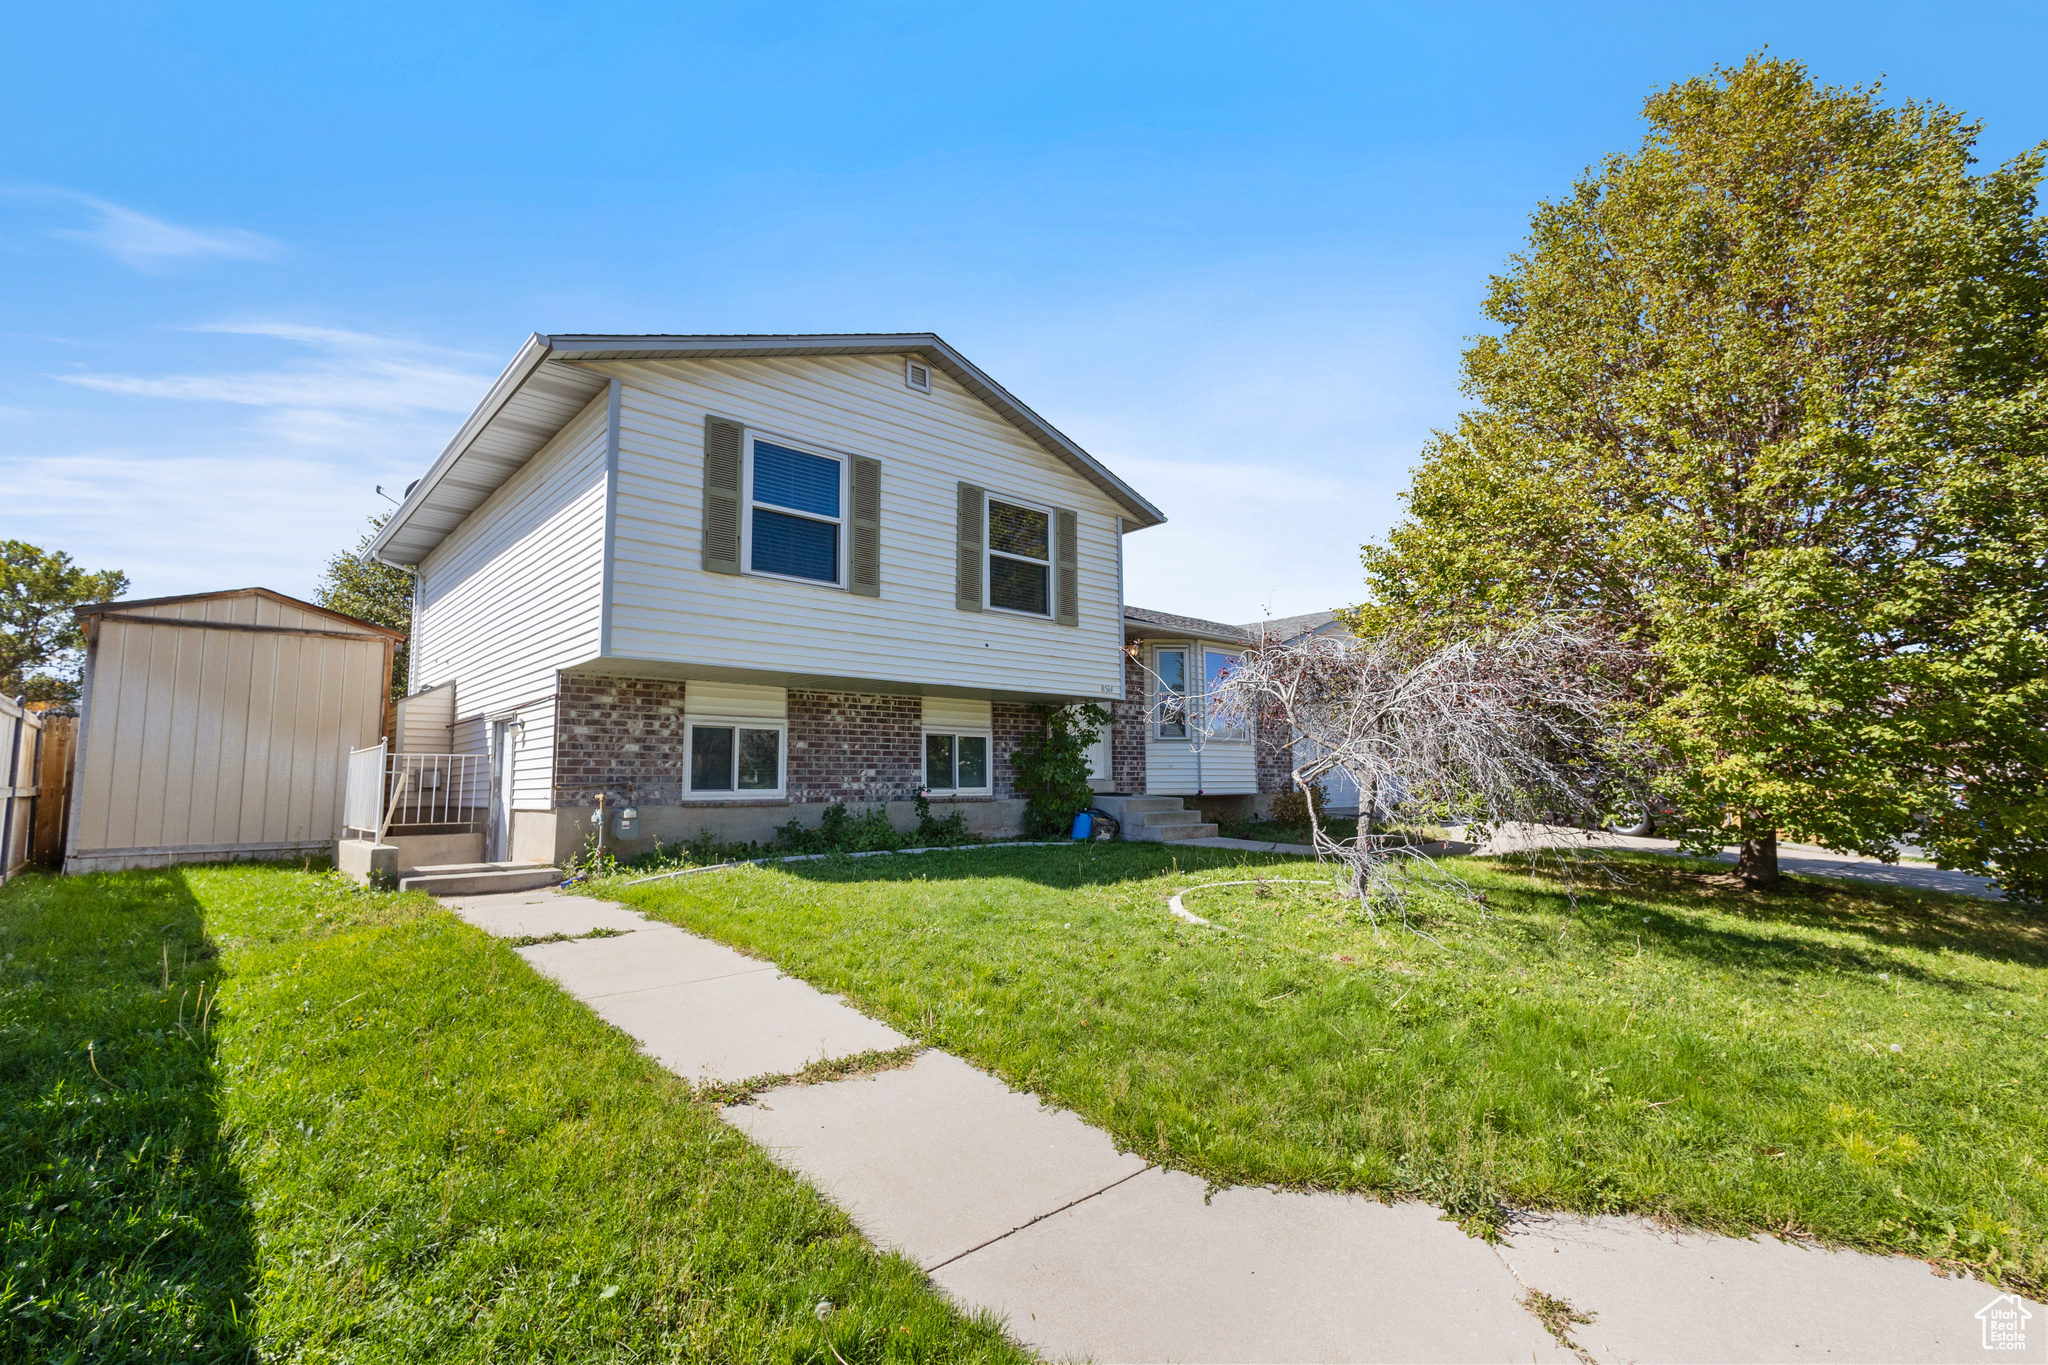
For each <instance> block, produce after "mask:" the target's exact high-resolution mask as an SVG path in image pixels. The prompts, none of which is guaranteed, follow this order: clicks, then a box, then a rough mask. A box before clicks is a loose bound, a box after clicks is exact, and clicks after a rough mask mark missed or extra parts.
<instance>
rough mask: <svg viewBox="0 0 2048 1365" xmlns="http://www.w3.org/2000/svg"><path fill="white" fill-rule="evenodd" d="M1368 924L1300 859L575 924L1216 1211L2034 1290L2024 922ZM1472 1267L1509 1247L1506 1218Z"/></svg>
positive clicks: (796, 898)
mask: <svg viewBox="0 0 2048 1365" xmlns="http://www.w3.org/2000/svg"><path fill="white" fill-rule="evenodd" d="M1452 865H1453V866H1455V867H1456V868H1457V869H1458V870H1459V871H1460V872H1461V873H1462V874H1463V875H1464V876H1466V877H1467V878H1469V879H1470V882H1471V884H1472V885H1473V887H1474V888H1476V889H1478V890H1481V891H1483V892H1484V893H1485V896H1486V902H1487V904H1486V907H1485V909H1484V911H1483V912H1482V911H1481V910H1480V909H1479V908H1478V907H1477V906H1475V905H1473V904H1472V903H1470V902H1468V901H1464V900H1459V899H1454V898H1450V897H1443V896H1435V897H1424V898H1422V899H1421V900H1420V901H1419V902H1418V904H1417V907H1416V912H1415V918H1414V921H1413V924H1414V928H1415V929H1417V930H1419V931H1421V932H1409V931H1407V930H1404V929H1403V928H1401V927H1400V926H1398V925H1393V926H1386V927H1382V928H1379V929H1375V928H1374V927H1372V926H1371V925H1370V924H1368V923H1366V922H1365V921H1364V919H1363V918H1362V917H1361V916H1360V915H1359V914H1358V913H1357V912H1356V909H1355V903H1354V905H1352V906H1346V905H1343V904H1340V903H1339V902H1337V901H1336V900H1335V899H1334V898H1333V897H1332V896H1331V895H1330V893H1329V891H1328V889H1327V887H1326V884H1323V883H1320V882H1319V883H1318V884H1317V885H1314V886H1301V885H1285V884H1277V883H1276V884H1271V885H1267V886H1264V887H1235V888H1228V889H1219V890H1212V891H1196V892H1193V893H1191V894H1189V895H1188V896H1187V897H1186V902H1185V903H1186V904H1187V906H1188V908H1189V909H1190V910H1191V911H1193V912H1194V913H1195V914H1198V915H1201V916H1204V917H1206V918H1208V919H1210V920H1212V921H1214V922H1215V925H1216V927H1213V928H1204V927H1200V926H1196V925H1192V924H1188V923H1185V922H1183V921H1180V920H1177V919H1174V918H1172V917H1170V916H1169V915H1168V913H1167V908H1166V898H1167V896H1168V895H1169V894H1170V893H1172V892H1174V891H1177V890H1181V889H1183V888H1187V887H1191V886H1199V885H1200V884H1202V883H1205V882H1219V881H1226V880H1235V879H1238V878H1243V877H1254V876H1261V875H1263V876H1266V877H1269V878H1276V879H1277V878H1318V877H1319V876H1320V875H1322V874H1318V873H1317V871H1316V870H1315V868H1314V865H1313V864H1311V863H1308V862H1306V861H1304V860H1298V859H1286V858H1278V857H1264V856H1260V855H1245V854H1239V853H1231V852H1227V851H1224V850H1197V849H1187V848H1179V849H1176V848H1173V847H1171V846H1160V845H1146V844H1094V845H1087V846H1079V847H1062V848H1045V849H1023V848H1019V849H999V848H991V849H986V850H978V851H974V852H964V853H940V854H929V855H913V856H903V857H894V856H891V857H876V858H866V859H835V860H832V861H828V862H813V863H798V864H792V865H788V866H785V867H770V868H749V869H735V870H727V871H718V872H711V873H705V874H699V875H694V876H687V877H682V878H676V879H673V880H668V881H661V882H650V883H647V884H644V885H642V886H638V887H630V888H621V887H620V886H618V885H617V884H616V883H614V884H612V885H611V886H604V885H599V886H597V887H594V888H592V889H591V893H592V894H596V895H604V896H612V897H616V898H618V899H622V900H625V901H628V902H630V903H632V904H635V905H637V906H639V907H641V908H644V909H646V910H648V911H649V912H651V913H653V914H656V915H658V916H660V917H662V918H665V919H668V920H671V921H673V922H675V923H677V924H680V925H683V926H685V927H687V928H691V929H695V930H699V931H701V932H704V933H707V934H710V935H712V936H714V937H717V938H720V939H723V940H725V941H726V942H728V943H732V944H735V945H737V946H739V947H741V948H744V949H747V950H750V951H753V952H758V953H760V954H762V955H764V956H768V957H772V958H773V959H774V960H775V961H777V962H778V963H780V964H782V966H783V967H785V968H786V969H788V970H790V971H791V972H793V973H795V974H797V975H799V976H802V977H804V978H805V979H807V980H809V981H811V982H813V983H814V984H816V985H818V986H819V987H821V988H822V989H825V990H828V991H839V992H844V993H845V994H846V995H848V996H849V997H850V998H852V999H854V1000H855V1001H857V1002H859V1003H860V1004H861V1005H862V1006H863V1007H864V1008H865V1009H867V1010H868V1011H870V1012H871V1013H873V1014H875V1015H876V1016H878V1017H880V1018H882V1019H885V1020H887V1021H888V1022H890V1023H891V1024H893V1025H895V1026H896V1027H897V1028H899V1029H902V1030H904V1031H905V1032H907V1033H911V1034H913V1035H916V1036H920V1037H923V1038H925V1039H926V1040H928V1041H930V1042H932V1043H934V1044H936V1045H938V1046H942V1047H945V1048H948V1049H950V1050H952V1051H954V1052H957V1053H959V1054H960V1055H962V1056H965V1057H967V1058H969V1059H971V1060H973V1061H975V1062H976V1063H978V1064H980V1065H982V1066H984V1067H987V1068H989V1069H990V1070H992V1071H995V1072H997V1073H998V1074H1000V1075H1002V1076H1003V1077H1005V1078H1006V1079H1007V1080H1009V1081H1010V1082H1012V1083H1013V1084H1015V1085H1018V1086H1021V1087H1024V1088H1027V1089H1030V1090H1033V1091H1036V1092H1037V1093H1039V1094H1041V1095H1043V1096H1046V1097H1047V1098H1049V1099H1051V1100H1053V1101H1055V1102H1057V1103H1059V1104H1062V1105H1065V1106H1068V1107H1070V1108H1072V1109H1074V1110H1076V1111H1077V1112H1079V1113H1080V1114H1082V1115H1083V1116H1084V1117H1086V1118H1087V1119H1088V1120H1089V1121H1090V1122H1092V1123H1095V1124H1097V1125H1099V1126H1101V1127H1103V1128H1105V1129H1108V1130H1109V1131H1110V1132H1112V1133H1113V1134H1115V1135H1116V1137H1117V1139H1118V1141H1119V1142H1120V1143H1121V1144H1123V1145H1124V1146H1125V1147H1126V1148H1128V1149H1131V1150H1134V1151H1138V1152H1141V1153H1143V1154H1145V1155H1146V1156H1148V1157H1151V1158H1153V1159H1155V1160H1159V1161H1162V1162H1166V1163H1168V1164H1171V1165H1174V1166H1178V1167H1181V1168H1183V1169H1186V1170H1189V1171H1192V1172H1195V1173H1197V1174H1199V1175H1203V1176H1206V1177H1208V1178H1209V1179H1212V1180H1214V1181H1217V1182H1218V1183H1224V1184H1230V1183H1256V1182H1279V1183H1285V1184H1290V1185H1309V1186H1319V1187H1326V1188H1340V1189H1356V1190H1362V1191H1372V1192H1379V1193H1384V1194H1392V1195H1415V1196H1422V1197H1426V1198H1430V1199H1433V1200H1436V1201H1438V1202H1440V1203H1443V1204H1445V1205H1447V1206H1448V1207H1449V1208H1450V1209H1451V1210H1452V1211H1453V1212H1454V1213H1455V1214H1456V1215H1458V1216H1459V1217H1460V1218H1461V1219H1462V1220H1463V1221H1464V1222H1465V1223H1466V1225H1467V1226H1468V1227H1472V1228H1474V1229H1475V1230H1479V1231H1488V1232H1490V1231H1494V1230H1497V1229H1498V1228H1499V1227H1500V1226H1501V1225H1502V1219H1503V1217H1504V1216H1505V1215H1506V1214H1507V1213H1508V1212H1509V1211H1510V1210H1512V1209H1521V1208H1529V1209H1546V1208H1554V1209H1575V1210H1583V1211H1588V1212H1592V1211H1624V1210H1627V1211H1635V1212H1640V1213H1645V1214H1649V1215H1652V1216H1657V1217H1663V1218H1668V1219H1671V1220H1674V1221H1677V1222H1680V1223H1684V1224H1689V1225H1693V1226H1702V1227H1708V1228H1714V1229H1719V1230H1723V1231H1728V1232H1745V1231H1752V1230H1758V1229H1768V1230H1775V1231H1789V1232H1792V1233H1796V1234H1805V1235H1811V1236H1816V1237H1819V1238H1823V1239H1827V1240H1830V1241H1835V1242H1840V1243H1846V1244H1850V1245H1854V1246H1859V1247H1865V1248H1869V1249H1873V1250H1896V1251H1904V1252H1908V1253H1911V1254H1914V1255H1920V1256H1925V1257H1929V1258H1932V1259H1936V1260H1941V1261H1945V1262H1951V1263H1956V1264H1960V1265H1967V1266H1969V1267H1971V1268H1973V1269H1975V1270H1976V1271H1978V1272H1979V1273H1982V1274H1985V1275H1988V1276H1991V1277H1993V1278H1999V1279H2002V1280H2003V1281H2004V1282H2006V1283H2007V1284H2010V1285H2013V1286H2016V1287H2025V1288H2029V1289H2031V1290H2033V1291H2034V1292H2036V1293H2038V1292H2039V1291H2040V1289H2041V1288H2042V1287H2043V1285H2044V1284H2048V1109H2044V1106H2043V1104H2042V1095H2043V1093H2044V1090H2048V1047H2044V1045H2043V1038H2044V1034H2048V1004H2044V998H2043V991H2044V987H2048V920H2044V919H2042V918H2039V917H2038V916H2037V917H2033V918H2030V917H2028V915H2027V913H2026V912H2024V911H2020V910H2016V909H2014V908H2013V907H2009V906H2006V905H2003V904H1999V903H1993V902H1986V901H1981V900H1966V899H1961V898H1950V897H1945V896H1935V895H1916V894H1911V893H1906V892H1900V891H1895V890H1892V889H1889V888H1879V887H1867V886H1846V885H1842V884H1837V883H1821V882H1815V881H1806V880H1799V881H1794V882H1792V883H1791V884H1790V885H1789V886H1788V887H1787V888H1786V889H1785V890H1783V891H1781V892H1778V893H1774V894H1771V895H1758V894H1754V893H1750V892H1746V891H1742V890H1739V889H1735V888H1732V887H1729V886H1727V885H1725V884H1724V883H1725V882H1726V880H1727V879H1726V878H1725V876H1723V875H1722V874H1725V872H1726V869H1725V868H1724V867H1721V866H1720V865H1718V864H1710V863H1678V862H1675V861H1673V860H1669V859H1657V858H1650V857H1642V856H1628V855H1623V856H1620V857H1617V858H1616V859H1615V861H1614V862H1613V864H1612V869H1613V872H1612V875H1606V876H1593V877H1591V878H1590V879H1587V880H1582V882H1581V885H1580V887H1579V890H1578V895H1577V899H1576V903H1574V901H1573V899H1572V898H1571V896H1570V895H1569V894H1568V891H1567V888H1565V887H1564V886H1562V885H1560V884H1559V883H1557V882H1555V881H1551V880H1548V879H1545V878H1542V877H1538V876H1533V875H1530V874H1529V872H1528V871H1527V870H1526V869H1524V868H1521V867H1518V866H1513V865H1504V864H1500V863H1495V862H1492V861H1490V860H1478V859H1464V860H1458V861H1457V862H1456V863H1454V864H1452ZM1508 1227H1509V1235H1512V1224H1511V1222H1509V1223H1508Z"/></svg>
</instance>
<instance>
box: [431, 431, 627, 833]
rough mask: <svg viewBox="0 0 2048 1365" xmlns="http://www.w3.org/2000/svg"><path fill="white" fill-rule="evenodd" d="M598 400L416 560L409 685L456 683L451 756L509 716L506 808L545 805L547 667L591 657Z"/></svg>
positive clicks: (599, 475) (481, 745) (599, 611)
mask: <svg viewBox="0 0 2048 1365" xmlns="http://www.w3.org/2000/svg"><path fill="white" fill-rule="evenodd" d="M605 437H606V421H605V397H604V395H602V394H600V395H599V396H598V397H597V398H595V399H593V400H592V401H591V403H590V404H589V405H588V406H586V407H585V408H584V409H583V411H581V412H580V413H578V414H577V415H576V416H575V418H573V419H572V420H571V421H570V422H569V423H568V425H567V426H565V427H563V429H562V430H561V431H560V432H559V433H557V434H556V436H555V437H554V439H553V440H551V441H549V442H548V443H547V444H546V445H545V446H543V447H541V449H540V451H539V452H538V453H537V454H535V455H534V457H533V458H532V459H531V460H529V461H527V463H526V465H525V466H524V467H523V468H522V469H520V470H519V472H518V473H516V474H514V475H513V476H512V477H511V478H510V479H508V480H507V481H506V482H505V484H504V486H503V487H501V488H499V489H498V491H497V492H495V493H493V494H492V495H491V497H490V498H489V500H487V501H486V502H485V503H484V504H483V506H481V507H479V508H478V509H477V510H476V511H475V512H473V513H471V514H470V516H469V517H468V518H467V519H466V520H465V521H464V522H463V523H462V525H461V526H458V527H457V528H456V529H455V530H454V531H453V532H452V533H451V534H450V535H449V536H448V538H447V539H446V540H444V541H442V542H441V544H440V545H439V546H437V547H436V548H435V549H434V552H433V553H432V554H430V555H428V556H427V559H426V562H425V563H423V564H422V565H421V566H420V602H421V607H420V614H419V616H418V619H417V623H416V630H415V636H414V641H413V660H414V663H413V672H414V684H415V688H416V689H425V688H428V687H433V686H437V685H439V684H441V683H445V682H452V683H454V684H455V698H456V701H455V705H456V711H457V713H458V714H457V723H456V725H455V726H454V729H453V733H452V735H451V740H452V747H453V749H454V751H455V752H457V753H484V752H487V751H488V749H489V743H490V741H489V736H490V726H489V724H488V723H487V721H486V718H487V717H489V716H492V715H498V714H502V713H510V712H515V711H516V712H517V714H518V716H519V719H520V721H521V722H522V724H521V726H520V727H518V728H516V729H514V730H513V731H512V733H511V736H510V738H511V741H512V757H513V785H512V804H513V808H514V809H518V810H547V809H550V808H552V807H553V805H554V791H553V786H554V747H555V745H554V729H555V707H554V701H553V698H554V694H555V687H556V677H555V675H556V672H557V671H558V670H560V669H564V668H569V667H573V666H575V665H577V664H581V663H586V662H589V661H590V660H592V659H595V658H597V657H598V655H599V651H600V648H601V640H602V628H603V614H604V519H605V491H606V490H605Z"/></svg>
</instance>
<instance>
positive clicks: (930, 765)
mask: <svg viewBox="0 0 2048 1365" xmlns="http://www.w3.org/2000/svg"><path fill="white" fill-rule="evenodd" d="M988 751H989V736H988V735H986V734H948V733H945V732H943V731H938V730H927V731H925V732H924V785H925V790H926V791H928V792H931V793H933V794H935V795H936V794H955V795H961V794H964V795H984V794H986V793H987V792H988V790H989V783H988Z"/></svg>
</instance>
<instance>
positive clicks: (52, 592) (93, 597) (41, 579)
mask: <svg viewBox="0 0 2048 1365" xmlns="http://www.w3.org/2000/svg"><path fill="white" fill-rule="evenodd" d="M127 591H128V575H127V574H124V573H122V572H121V571H120V570H119V569H102V570H99V571H97V572H93V571H88V570H85V569H81V568H79V567H78V566H77V565H75V564H73V563H72V562H71V556H69V555H67V554H64V553H63V552H62V551H58V550H44V549H40V548H38V547H37V546H34V545H30V544H29V543H28V542H27V541H22V540H0V696H6V697H23V696H25V697H27V698H28V699H29V700H30V701H46V702H54V703H57V704H59V705H67V704H69V703H71V702H73V701H76V700H77V699H78V666H79V662H80V660H81V657H82V655H81V652H80V651H81V649H82V647H83V645H84V644H85V637H84V635H83V634H81V633H80V631H79V629H78V620H77V618H76V617H74V616H73V615H72V614H71V609H72V608H73V607H76V606H82V605H83V604H85V603H87V602H104V601H107V600H108V599H109V598H114V597H119V596H120V595H121V594H122V593H125V592H127Z"/></svg>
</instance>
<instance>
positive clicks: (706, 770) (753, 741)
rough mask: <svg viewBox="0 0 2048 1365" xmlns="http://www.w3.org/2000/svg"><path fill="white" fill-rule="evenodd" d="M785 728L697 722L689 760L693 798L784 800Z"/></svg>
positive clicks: (693, 720) (750, 723)
mask: <svg viewBox="0 0 2048 1365" xmlns="http://www.w3.org/2000/svg"><path fill="white" fill-rule="evenodd" d="M786 729H787V727H786V726H783V725H778V724H762V723H761V722H760V721H719V720H715V719H699V718H696V717H692V718H691V719H690V726H689V731H690V733H689V741H688V747H689V753H688V755H687V757H686V759H685V764H686V767H687V769H688V771H689V774H690V795H692V796H703V797H746V798H753V799H760V798H763V797H775V796H781V795H782V794H783V787H782V754H783V749H784V748H785V747H786V746H785V744H784V738H785V732H786Z"/></svg>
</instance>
